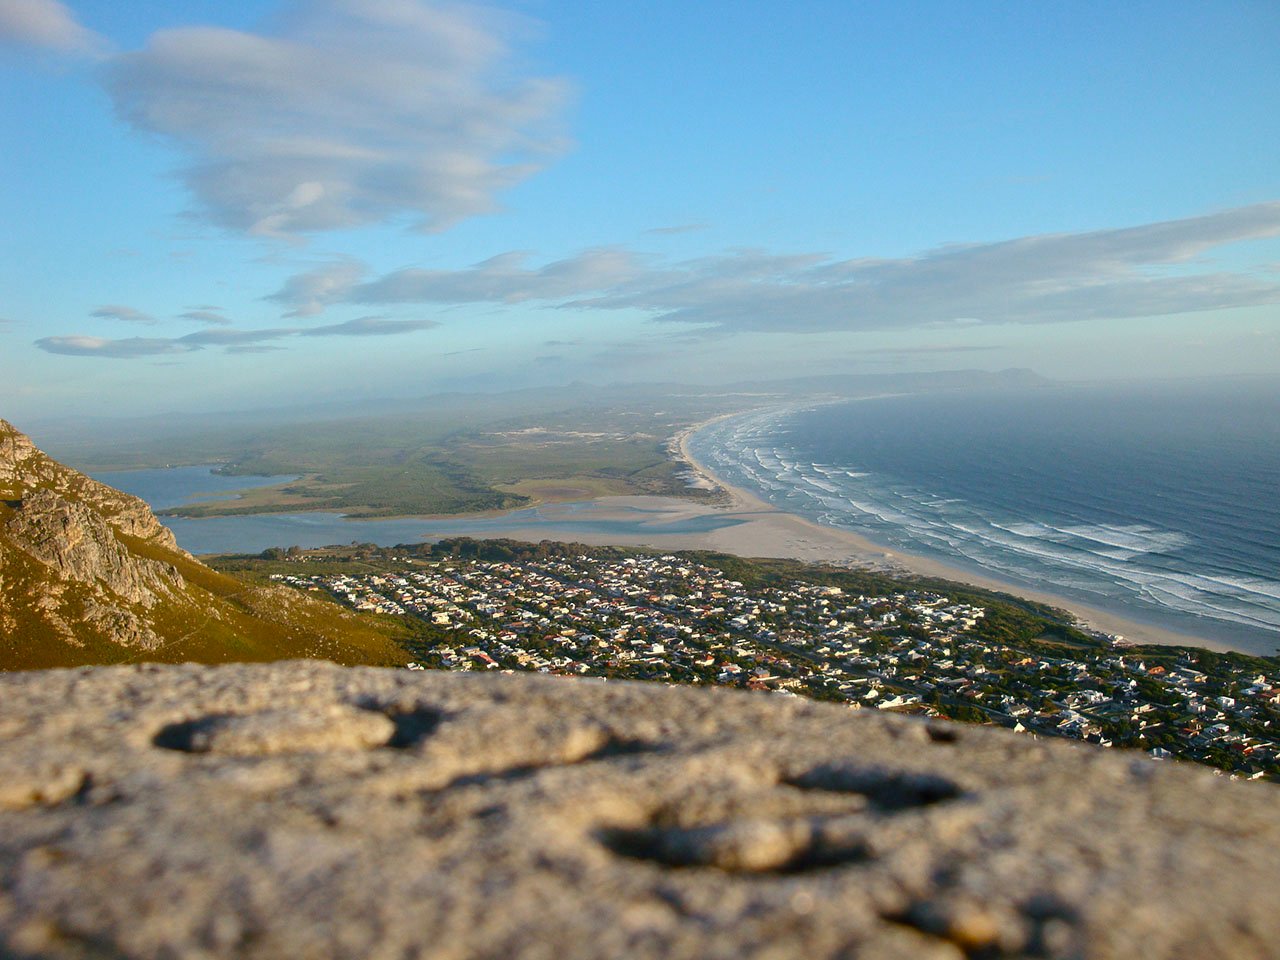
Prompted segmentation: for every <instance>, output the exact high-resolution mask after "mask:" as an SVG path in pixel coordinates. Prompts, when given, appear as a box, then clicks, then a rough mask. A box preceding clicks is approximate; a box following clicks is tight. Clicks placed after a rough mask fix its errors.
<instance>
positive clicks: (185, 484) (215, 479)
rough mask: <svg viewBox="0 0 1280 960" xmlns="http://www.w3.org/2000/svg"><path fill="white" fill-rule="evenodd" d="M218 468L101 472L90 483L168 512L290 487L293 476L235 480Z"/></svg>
mask: <svg viewBox="0 0 1280 960" xmlns="http://www.w3.org/2000/svg"><path fill="white" fill-rule="evenodd" d="M217 468H218V465H217V464H208V463H206V464H203V465H200V466H193V467H158V468H155V469H150V470H102V471H97V472H95V473H93V474H92V476H93V479H95V480H97V481H99V482H100V483H105V484H106V485H107V486H109V487H115V488H116V489H117V490H123V491H124V492H125V493H131V494H133V495H134V496H135V497H138V498H140V499H142V500H145V501H146V502H147V505H148V506H150V507H151V509H152V510H171V509H172V508H174V507H181V506H184V505H186V504H189V503H196V502H200V501H206V500H228V499H234V498H235V497H237V496H238V495H239V494H241V493H243V492H244V491H246V490H256V489H258V488H259V487H274V486H277V485H279V484H282V483H291V482H293V481H294V480H297V479H298V478H297V477H296V476H278V477H237V476H224V475H223V474H220V473H215V472H214V471H215V470H216V469H217Z"/></svg>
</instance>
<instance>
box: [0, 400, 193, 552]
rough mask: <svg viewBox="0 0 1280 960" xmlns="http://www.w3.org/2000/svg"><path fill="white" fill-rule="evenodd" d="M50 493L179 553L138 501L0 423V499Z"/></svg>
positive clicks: (170, 537) (5, 424)
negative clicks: (58, 458)
mask: <svg viewBox="0 0 1280 960" xmlns="http://www.w3.org/2000/svg"><path fill="white" fill-rule="evenodd" d="M38 491H46V492H47V493H48V494H52V495H54V496H55V498H56V499H57V500H58V501H60V502H63V503H78V504H81V505H83V506H84V507H85V508H87V509H88V510H90V511H92V513H93V514H94V515H96V516H98V517H101V518H102V519H104V520H106V521H108V522H109V523H110V524H111V526H112V527H114V528H115V529H117V530H120V531H121V532H122V533H125V534H128V535H129V536H131V537H136V538H138V539H140V540H147V541H150V542H152V543H155V544H158V545H160V546H162V547H165V548H166V549H170V550H177V549H178V546H177V544H176V543H175V542H174V539H173V533H172V532H170V530H169V528H168V527H165V526H164V525H163V524H161V523H160V521H159V520H157V519H156V517H155V514H153V513H152V512H151V508H150V507H148V506H147V505H146V503H144V502H143V501H142V500H139V499H138V498H137V497H133V496H130V495H129V494H127V493H123V492H121V491H119V490H116V489H115V488H113V487H109V486H107V485H106V484H105V483H99V482H98V481H97V480H94V479H92V478H91V477H87V476H85V475H84V474H83V473H80V472H79V471H77V470H72V469H71V468H70V467H67V466H64V465H63V464H61V463H59V462H58V461H56V460H54V459H53V458H52V457H49V456H48V455H46V454H45V453H44V452H43V451H41V450H39V449H38V448H37V447H36V446H35V444H33V443H32V442H31V439H30V438H29V437H27V436H26V435H25V434H23V433H21V432H20V431H19V430H17V428H15V427H14V426H13V424H11V423H9V422H8V421H7V420H0V499H4V500H9V501H14V500H23V499H25V498H27V497H30V496H31V495H33V494H35V493H36V492H38Z"/></svg>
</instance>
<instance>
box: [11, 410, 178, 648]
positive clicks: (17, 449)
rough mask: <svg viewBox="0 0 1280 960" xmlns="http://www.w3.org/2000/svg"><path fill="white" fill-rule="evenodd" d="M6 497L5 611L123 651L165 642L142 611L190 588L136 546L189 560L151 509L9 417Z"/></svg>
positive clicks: (73, 640)
mask: <svg viewBox="0 0 1280 960" xmlns="http://www.w3.org/2000/svg"><path fill="white" fill-rule="evenodd" d="M0 497H3V500H4V509H3V511H0V600H3V601H4V605H5V606H6V607H9V608H14V607H25V609H26V610H27V611H28V613H29V616H34V617H36V618H38V620H39V621H40V622H41V624H42V625H43V627H44V628H45V629H46V631H47V632H48V633H49V634H50V635H52V636H55V637H58V638H60V639H61V640H62V641H63V642H65V643H69V644H71V645H73V646H75V645H83V640H82V639H81V634H82V633H83V634H87V635H90V636H93V637H95V638H102V639H104V640H106V641H107V642H109V643H113V644H117V645H119V646H121V647H126V648H140V649H143V650H153V649H155V648H156V647H157V646H158V645H159V642H160V640H159V637H158V636H157V635H156V633H155V631H154V630H153V629H152V628H151V627H150V626H149V625H148V624H147V623H146V621H145V619H144V617H145V611H147V610H150V609H151V608H153V607H155V606H156V605H157V604H160V603H163V602H166V601H171V600H173V599H174V598H175V597H177V596H179V595H180V594H181V593H182V591H183V589H184V587H185V582H184V580H183V578H182V576H181V574H179V572H178V570H177V568H176V567H175V566H174V564H173V563H171V562H166V561H165V560H164V559H157V558H156V557H154V556H144V555H141V554H140V553H139V552H138V549H137V546H138V545H141V546H143V547H145V548H148V549H150V550H152V551H158V552H160V553H161V554H164V553H168V554H172V555H174V557H175V558H177V557H183V558H185V557H187V554H185V553H183V552H182V551H180V550H178V547H177V544H175V543H174V540H173V535H172V533H170V532H169V530H168V529H167V528H166V527H164V526H162V525H161V524H160V522H159V521H158V520H156V518H155V516H154V515H153V514H152V513H151V510H150V509H149V508H148V507H147V505H146V504H145V503H143V502H142V501H141V500H139V499H137V498H136V497H131V496H129V495H128V494H125V493H121V492H120V491H118V490H114V489H112V488H111V487H108V486H106V485H105V484H101V483H98V482H97V481H95V480H92V479H90V478H89V477H86V476H85V475H84V474H81V473H78V472H77V471H75V470H72V469H70V468H69V467H66V466H63V465H62V464H60V463H58V462H57V461H56V460H53V459H51V458H49V457H47V456H46V455H45V454H44V453H42V452H41V451H40V450H38V449H37V448H36V447H35V445H34V444H32V442H31V441H30V440H29V439H28V438H27V437H26V436H24V435H23V434H21V433H19V432H18V431H17V430H15V429H14V428H13V426H12V425H10V424H9V423H7V422H5V421H3V420H0ZM129 538H132V539H133V540H134V541H135V543H134V544H130V543H129ZM6 574H7V576H6ZM6 587H7V588H8V589H6ZM11 618H12V614H10V619H11Z"/></svg>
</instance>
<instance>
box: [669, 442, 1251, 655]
mask: <svg viewBox="0 0 1280 960" xmlns="http://www.w3.org/2000/svg"><path fill="white" fill-rule="evenodd" d="M723 419H726V418H725V417H717V418H715V419H713V420H707V421H704V422H702V423H698V424H694V425H693V426H691V427H688V428H687V429H685V430H682V431H681V432H680V433H679V434H677V435H676V436H675V437H674V438H673V444H672V448H673V452H674V453H675V455H677V456H678V457H679V459H680V460H682V461H683V462H684V463H685V464H686V465H687V469H688V471H689V472H690V474H691V475H694V476H696V477H698V478H699V480H700V481H701V482H702V483H703V484H704V485H709V486H710V487H712V488H715V489H718V490H719V491H722V493H723V495H724V498H725V499H726V500H727V501H728V504H727V506H725V507H722V508H719V509H723V510H725V511H726V512H727V513H728V514H729V515H731V516H736V517H742V518H744V519H746V520H747V522H746V523H743V524H741V525H738V526H734V527H728V528H722V529H719V530H715V531H712V532H710V533H708V534H707V535H706V538H707V540H708V542H709V543H710V544H711V547H710V548H711V549H716V550H721V551H723V552H725V553H732V554H736V555H739V556H749V557H787V558H790V559H795V560H803V561H806V562H810V563H832V564H838V565H842V566H856V567H863V568H869V569H874V570H883V571H886V572H890V573H897V574H904V575H908V576H911V575H915V576H922V577H936V578H939V579H943V580H952V581H955V582H957V583H965V584H969V585H972V586H976V587H981V588H983V589H985V590H994V591H997V592H1000V593H1008V594H1012V595H1014V596H1019V597H1023V598H1025V599H1028V600H1034V601H1036V602H1038V603H1044V604H1048V605H1049V606H1052V607H1057V608H1058V609H1061V610H1066V611H1068V612H1069V613H1071V614H1072V615H1073V616H1074V617H1075V618H1076V620H1077V622H1078V623H1079V624H1080V625H1081V626H1082V627H1084V628H1085V629H1088V630H1092V631H1096V632H1099V633H1104V634H1108V635H1112V636H1120V637H1123V638H1124V639H1126V640H1128V641H1132V642H1134V643H1157V644H1164V645H1179V646H1196V647H1205V648H1208V649H1210V650H1236V649H1239V648H1238V647H1237V646H1235V645H1233V644H1229V643H1225V642H1222V641H1218V640H1213V639H1208V638H1204V637H1198V636H1191V635H1188V634H1183V633H1178V632H1176V631H1173V630H1169V629H1167V628H1164V627H1160V626H1156V625H1154V624H1149V623H1142V622H1140V621H1137V620H1133V619H1131V618H1128V617H1124V616H1121V615H1119V614H1115V613H1112V612H1110V611H1107V610H1100V609H1098V608H1096V607H1092V606H1088V605H1085V604H1081V603H1080V602H1078V601H1076V600H1071V599H1068V598H1065V597H1062V596H1059V595H1057V594H1054V593H1052V592H1050V591H1042V590H1032V589H1028V588H1027V587H1025V586H1023V585H1021V584H1015V583H1011V582H1009V581H1007V580H1002V579H999V578H996V577H991V576H987V575H985V574H975V573H973V572H972V571H969V570H965V569H963V568H961V567H957V566H952V565H951V564H947V563H944V562H942V561H938V560H934V559H932V558H930V557H923V556H920V555H918V554H913V553H907V552H905V551H902V550H898V549H894V548H890V547H887V546H884V545H882V544H877V543H875V542H873V541H871V540H869V539H867V538H866V537H864V536H861V535H860V534H857V533H854V532H853V531H850V530H843V529H840V528H837V527H829V526H823V525H822V524H818V523H814V522H813V521H811V520H808V519H806V518H805V517H801V516H799V515H797V514H792V513H788V512H786V511H784V510H781V509H779V508H778V507H775V506H774V505H773V504H771V503H768V502H766V501H764V500H762V499H761V498H759V497H757V496H756V495H755V494H753V493H751V492H750V491H747V490H744V489H742V488H741V487H736V486H734V485H733V484H730V483H728V482H727V481H726V480H725V479H724V478H723V477H721V476H719V475H718V474H716V473H715V472H714V471H712V470H711V468H709V467H708V466H707V465H706V464H704V463H701V462H700V461H698V459H697V458H696V457H694V456H693V454H692V452H691V451H690V449H689V441H690V439H691V438H692V437H693V435H694V434H695V433H697V432H698V431H699V430H702V429H704V428H706V427H708V426H711V425H712V424H713V423H716V422H719V421H720V420H723ZM712 509H716V508H712ZM1248 652H1253V653H1258V652H1260V651H1248Z"/></svg>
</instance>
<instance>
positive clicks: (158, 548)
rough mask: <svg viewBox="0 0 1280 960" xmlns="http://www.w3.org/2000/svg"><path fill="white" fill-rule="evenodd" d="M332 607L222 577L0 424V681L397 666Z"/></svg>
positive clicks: (139, 507)
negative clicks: (280, 663)
mask: <svg viewBox="0 0 1280 960" xmlns="http://www.w3.org/2000/svg"><path fill="white" fill-rule="evenodd" d="M401 654H402V651H400V650H399V649H398V647H397V646H396V644H395V643H394V642H392V641H391V640H389V639H388V637H387V636H386V634H385V633H384V632H381V631H379V630H377V629H375V628H371V627H367V626H365V625H363V624H361V623H358V622H357V621H356V620H355V618H354V617H352V616H349V615H348V614H346V613H344V612H343V611H341V610H340V609H339V608H337V607H336V606H334V605H332V604H328V603H323V602H320V601H317V600H313V599H309V598H306V597H303V596H301V595H299V594H297V593H294V592H293V591H288V590H285V589H284V588H278V587H270V586H254V585H250V584H246V583H243V582H241V581H238V580H236V579H234V578H231V577H227V576H224V575H222V574H218V573H216V572H215V571H213V570H210V569H209V568H208V567H206V566H204V565H203V564H201V563H199V562H198V561H196V560H195V559H194V558H193V557H192V556H191V555H190V554H188V553H186V552H185V551H183V550H180V549H179V548H178V547H177V545H176V544H175V543H174V539H173V535H172V533H170V531H169V530H168V529H167V528H166V527H164V526H162V525H161V524H160V522H159V521H158V520H157V519H156V518H155V516H154V515H153V514H152V513H151V510H150V509H149V508H148V507H147V505H146V504H145V503H144V502H143V501H141V500H139V499H138V498H136V497H131V496H129V495H128V494H125V493H121V492H120V491H119V490H114V489H112V488H111V487H108V486H106V485H104V484H101V483H98V482H97V481H95V480H92V479H90V478H89V477H86V476H85V475H84V474H82V473H78V472H77V471H75V470H72V469H71V468H70V467H66V466H64V465H62V464H60V463H58V462H57V461H56V460H53V459H51V458H50V457H48V456H46V455H45V454H44V453H42V452H41V451H40V450H38V449H37V448H36V447H35V445H34V444H32V442H31V441H30V440H29V439H28V438H27V437H26V436H24V435H23V434H21V433H19V432H18V431H17V430H15V429H14V428H13V427H12V426H11V425H10V424H8V423H6V422H5V421H3V420H0V669H15V668H19V669H23V668H35V667H48V666H69V665H77V664H82V663H104V662H106V663H109V662H114V661H119V660H124V659H129V658H134V657H138V656H144V655H145V656H147V657H148V658H156V659H166V660H171V661H173V660H188V659H199V660H205V661H209V660H212V661H224V660H232V659H236V660H243V659H252V660H261V659H276V658H279V657H282V656H299V655H318V656H325V657H329V658H334V659H340V660H342V661H344V662H348V663H378V664H385V663H394V662H397V661H400V662H402V661H403V659H404V657H403V656H402V655H401Z"/></svg>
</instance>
